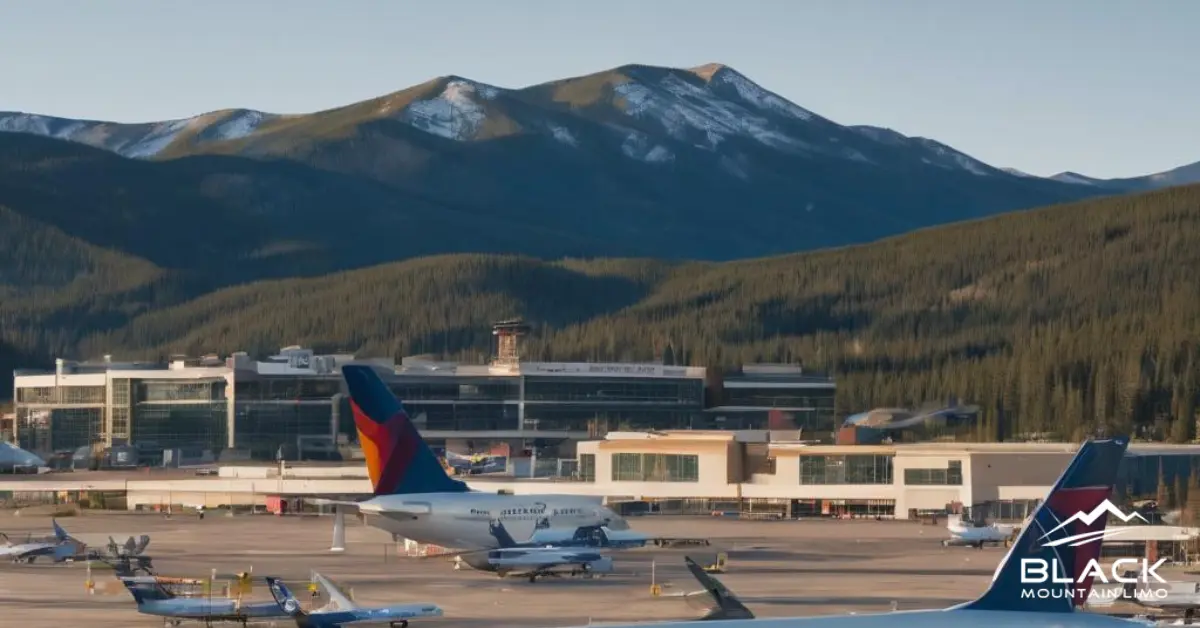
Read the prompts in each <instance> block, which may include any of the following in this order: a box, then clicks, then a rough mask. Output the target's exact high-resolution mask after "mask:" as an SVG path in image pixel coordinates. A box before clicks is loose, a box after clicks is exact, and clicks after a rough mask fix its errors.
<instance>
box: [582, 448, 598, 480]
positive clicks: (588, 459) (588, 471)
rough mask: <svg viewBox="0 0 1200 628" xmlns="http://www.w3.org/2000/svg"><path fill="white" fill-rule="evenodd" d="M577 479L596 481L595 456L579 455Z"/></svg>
mask: <svg viewBox="0 0 1200 628" xmlns="http://www.w3.org/2000/svg"><path fill="white" fill-rule="evenodd" d="M579 479H580V480H583V481H584V482H595V481H596V454H579Z"/></svg>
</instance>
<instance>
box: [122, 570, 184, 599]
mask: <svg viewBox="0 0 1200 628" xmlns="http://www.w3.org/2000/svg"><path fill="white" fill-rule="evenodd" d="M121 584H124V585H125V588H126V589H128V590H129V595H132V596H133V601H134V602H137V605H138V606H141V605H143V604H145V603H146V602H153V601H157V600H170V599H172V598H174V597H175V594H174V593H171V592H170V591H168V590H167V589H166V588H165V587H163V586H162V585H161V584H159V583H158V579H157V578H155V577H154V576H150V577H147V578H140V577H136V576H135V577H122V578H121Z"/></svg>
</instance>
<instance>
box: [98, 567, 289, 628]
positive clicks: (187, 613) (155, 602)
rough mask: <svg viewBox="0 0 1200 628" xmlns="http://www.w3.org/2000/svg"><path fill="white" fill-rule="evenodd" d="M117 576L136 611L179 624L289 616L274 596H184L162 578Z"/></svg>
mask: <svg viewBox="0 0 1200 628" xmlns="http://www.w3.org/2000/svg"><path fill="white" fill-rule="evenodd" d="M120 580H121V583H122V584H124V585H125V588H126V589H128V590H129V594H130V595H132V596H133V600H134V601H135V602H137V610H138V612H139V613H141V614H143V615H154V616H156V617H163V618H165V619H164V624H165V623H168V622H169V623H173V624H175V625H179V624H180V623H182V622H183V621H184V620H195V621H203V622H205V623H213V622H237V623H240V624H242V625H243V626H245V625H246V624H247V622H249V621H251V620H257V619H270V618H284V617H288V615H287V614H286V613H284V611H283V609H282V608H280V606H279V604H278V603H276V602H275V601H274V600H272V601H270V602H245V601H243V600H242V599H241V597H211V596H204V597H183V596H179V595H176V594H175V593H174V592H172V591H171V590H169V589H168V588H167V587H166V586H165V585H164V579H163V578H159V577H156V576H132V577H121V578H120Z"/></svg>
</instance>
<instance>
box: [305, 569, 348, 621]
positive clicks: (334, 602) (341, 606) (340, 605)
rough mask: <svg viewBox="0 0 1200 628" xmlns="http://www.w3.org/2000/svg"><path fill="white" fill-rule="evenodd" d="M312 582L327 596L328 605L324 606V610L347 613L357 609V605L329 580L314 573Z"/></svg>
mask: <svg viewBox="0 0 1200 628" xmlns="http://www.w3.org/2000/svg"><path fill="white" fill-rule="evenodd" d="M313 581H314V582H316V583H317V586H319V587H321V589H323V590H324V591H325V595H327V596H329V603H328V604H326V605H325V608H327V609H330V610H333V609H337V610H342V611H349V610H354V609H357V608H358V605H357V604H355V603H354V602H353V601H352V600H351V599H350V598H349V596H347V595H346V594H345V593H343V592H342V590H341V588H340V587H338V586H337V585H336V584H334V583H333V582H332V581H330V580H329V578H326V577H325V576H323V575H321V574H320V573H317V572H315V571H314V572H313Z"/></svg>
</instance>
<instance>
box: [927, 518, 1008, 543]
mask: <svg viewBox="0 0 1200 628" xmlns="http://www.w3.org/2000/svg"><path fill="white" fill-rule="evenodd" d="M946 530H947V531H949V532H950V538H948V539H945V540H943V541H942V546H943V547H951V546H966V547H974V548H976V549H983V546H984V545H986V544H1004V543H1007V542H1008V541H1010V540H1012V537H1013V532H1014V531H1015V530H1016V526H1011V525H1004V524H999V523H992V524H989V525H974V524H972V523H971V522H967V521H963V520H962V517H959V516H958V515H951V516H950V517H949V518H948V519H947V520H946Z"/></svg>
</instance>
